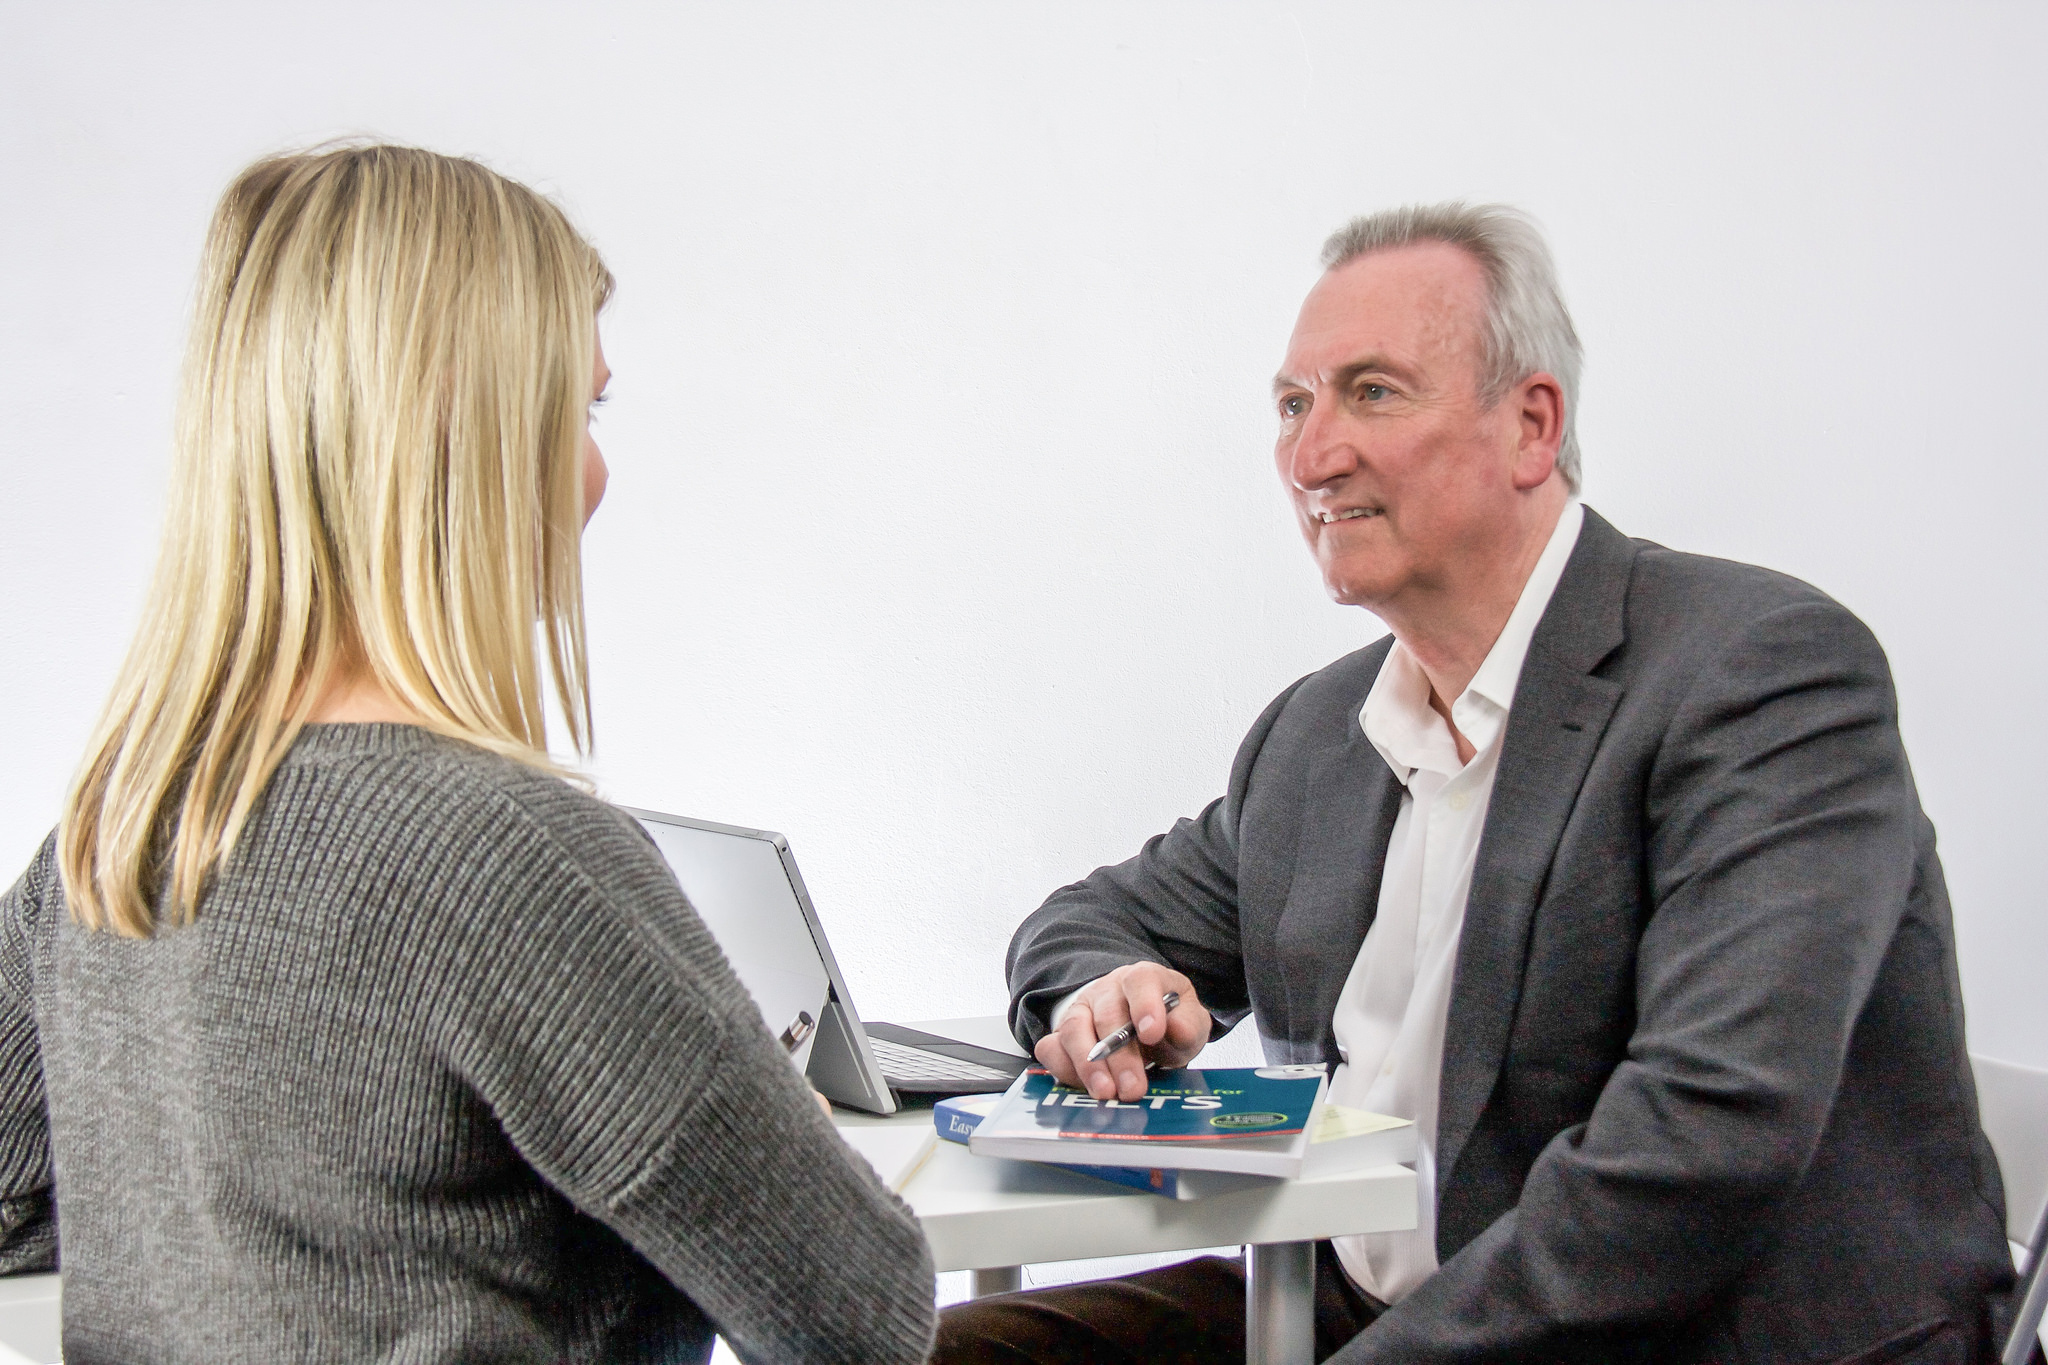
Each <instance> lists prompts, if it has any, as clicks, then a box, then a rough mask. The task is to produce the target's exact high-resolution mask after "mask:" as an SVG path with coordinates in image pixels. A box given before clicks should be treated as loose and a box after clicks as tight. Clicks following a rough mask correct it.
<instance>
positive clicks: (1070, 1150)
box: [968, 1066, 1415, 1178]
mask: <svg viewBox="0 0 2048 1365" xmlns="http://www.w3.org/2000/svg"><path fill="white" fill-rule="evenodd" d="M1328 1086H1329V1078H1328V1074H1327V1072H1326V1071H1325V1069H1324V1068H1323V1067H1321V1066H1262V1067H1209V1068H1194V1067H1189V1068H1183V1069H1181V1070H1175V1071H1156V1072H1153V1073H1151V1075H1150V1077H1149V1084H1148V1086H1147V1088H1146V1091H1145V1093H1144V1095H1142V1096H1140V1097H1139V1098H1138V1099H1135V1100H1097V1099H1094V1098H1093V1097H1091V1096H1090V1095H1089V1094H1088V1093H1087V1092H1086V1091H1084V1090H1078V1089H1075V1088H1073V1087H1070V1086H1063V1085H1060V1084H1059V1083H1057V1082H1056V1081H1054V1079H1053V1078H1052V1075H1051V1073H1049V1072H1047V1071H1046V1070H1045V1069H1044V1068H1042V1067H1033V1068H1031V1069H1030V1070H1028V1071H1026V1072H1025V1073H1024V1074H1023V1075H1021V1076H1019V1077H1018V1078H1017V1080H1016V1081H1015V1083H1014V1084H1012V1085H1011V1087H1010V1089H1009V1090H1008V1091H1007V1092H1005V1094H1004V1095H1003V1098H1002V1100H1001V1102H1000V1103H998V1104H997V1105H996V1106H995V1108H994V1110H993V1111H992V1112H991V1113H990V1114H989V1115H988V1116H987V1117H986V1118H984V1119H983V1120H982V1121H981V1122H980V1123H979V1124H977V1125H976V1126H975V1128H974V1131H973V1133H972V1134H971V1136H970V1137H969V1140H968V1146H969V1148H970V1149H971V1150H973V1151H975V1152H978V1153H981V1154H983V1155H987V1156H1004V1157H1014V1158H1017V1159H1020V1160H1024V1161H1045V1162H1052V1163H1055V1164H1060V1165H1095V1166H1112V1167H1132V1168H1145V1169H1151V1168H1158V1169H1163V1170H1177V1171H1228V1172H1233V1173H1237V1174H1241V1175H1258V1176H1277V1177H1282V1178H1290V1177H1298V1176H1302V1175H1316V1174H1320V1173H1323V1172H1326V1171H1336V1170H1350V1169H1356V1168H1359V1167H1362V1166H1367V1165H1388V1164H1393V1163H1396V1162H1401V1161H1412V1160H1414V1156H1415V1127H1414V1125H1413V1124H1411V1123H1407V1122H1405V1121H1404V1120H1399V1119H1388V1118H1383V1117H1381V1116H1378V1115H1366V1114H1362V1113H1360V1112H1358V1111H1346V1114H1347V1115H1348V1116H1349V1117H1348V1118H1347V1121H1346V1122H1345V1123H1343V1124H1341V1125H1339V1131H1337V1132H1334V1133H1332V1132H1319V1131H1318V1129H1319V1127H1320V1126H1321V1125H1320V1119H1321V1116H1322V1111H1323V1108H1324V1101H1325V1097H1326V1094H1327V1091H1328ZM1350 1119H1356V1120H1358V1121H1357V1122H1352V1121H1350ZM1311 1134H1315V1135H1316V1136H1317V1137H1318V1139H1319V1140H1317V1141H1314V1142H1311V1140H1310V1136H1311Z"/></svg>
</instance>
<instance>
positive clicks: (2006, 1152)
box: [1970, 1055, 2048, 1365]
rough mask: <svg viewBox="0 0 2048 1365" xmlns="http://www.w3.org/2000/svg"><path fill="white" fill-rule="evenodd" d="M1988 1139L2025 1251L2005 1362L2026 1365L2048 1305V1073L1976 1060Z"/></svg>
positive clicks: (2009, 1228)
mask: <svg viewBox="0 0 2048 1365" xmlns="http://www.w3.org/2000/svg"><path fill="white" fill-rule="evenodd" d="M1970 1069H1971V1070H1972V1071H1974V1072H1976V1074H1977V1107H1978V1111H1979V1113H1980V1114H1981V1116H1982V1118H1983V1122H1984V1136H1986V1137H1988V1138H1990V1139H1991V1150H1992V1151H1994V1152H1996V1153H1998V1168H1999V1170H2000V1172H2002V1173H2003V1174H2004V1176H2005V1235H2006V1236H2007V1237H2009V1238H2011V1239H2012V1240H2013V1241H2015V1242H2018V1243H2019V1244H2020V1245H2021V1246H2023V1247H2025V1248H2026V1252H2025V1254H2024V1257H2023V1259H2022V1260H2021V1262H2020V1291H2021V1292H2020V1295H2019V1303H2020V1311H2019V1317H2018V1319H2017V1320H2016V1321H2015V1322H2014V1323H2013V1329H2012V1336H2011V1338H2010V1339H2009V1340H2008V1341H2006V1343H2005V1353H2004V1355H2003V1356H2001V1357H2000V1359H2001V1360H2002V1361H2003V1362H2004V1365H2025V1362H2026V1359H2027V1356H2028V1355H2029V1354H2030V1353H2031V1352H2032V1350H2033V1347H2034V1341H2035V1337H2036V1334H2037V1333H2039V1332H2040V1330H2041V1311H2042V1309H2043V1308H2044V1307H2048V1276H2044V1275H2043V1274H2042V1273H2041V1271H2042V1263H2043V1262H2044V1261H2048V1071H2042V1070H2040V1069H2038V1068H2036V1067H2031V1066H2020V1065H2018V1064H2016V1063H2013V1062H2000V1061H1994V1060H1992V1059H1991V1058H1989V1057H1978V1056H1975V1055H1973V1056H1971V1058H1970Z"/></svg>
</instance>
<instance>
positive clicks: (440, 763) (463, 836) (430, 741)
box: [262, 724, 660, 880]
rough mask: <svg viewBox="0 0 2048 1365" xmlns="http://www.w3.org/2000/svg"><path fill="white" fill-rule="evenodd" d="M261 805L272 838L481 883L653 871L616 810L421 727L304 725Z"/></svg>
mask: <svg viewBox="0 0 2048 1365" xmlns="http://www.w3.org/2000/svg"><path fill="white" fill-rule="evenodd" d="M264 805H265V811H264V814H263V817H262V819H263V823H264V824H266V825H268V826H270V827H272V828H273V829H279V828H282V829H295V830H302V831H304V832H305V833H308V834H312V833H315V832H316V831H317V833H318V835H319V836H320V837H322V838H323V841H326V842H343V843H347V844H351V845H355V846H356V847H358V848H359V849H361V850H362V851H363V852H365V853H369V852H371V851H372V850H375V855H376V856H380V857H387V858H403V859H405V860H407V861H416V860H417V861H425V862H428V863H431V864H434V865H439V866H458V867H468V868H470V869H471V870H472V871H473V872H474V873H475V874H477V875H479V876H482V877H484V878H485V879H486V880H498V879H501V878H502V877H505V876H511V877H527V878H531V877H532V876H534V875H535V873H536V872H538V871H539V870H540V868H541V867H542V866H545V867H547V868H548V869H550V870H551V871H552V872H554V873H556V874H557V875H560V874H568V875H579V874H580V875H582V876H593V875H595V876H598V877H599V878H600V879H601V880H610V879H611V874H612V872H613V871H614V870H618V869H619V865H620V864H621V862H622V861H623V862H624V863H625V864H626V865H627V868H628V870H637V871H641V872H645V871H647V870H649V869H651V868H658V867H659V866H660V855H659V854H657V853H656V852H655V851H654V848H653V845H652V844H651V843H650V842H649V841H648V839H647V838H646V836H645V835H644V834H642V833H641V831H640V830H639V828H638V826H637V825H636V824H635V823H634V822H633V820H632V819H631V817H629V816H627V815H626V814H625V813H624V812H622V811H620V810H618V809H617V808H616V807H614V806H612V805H610V804H609V803H607V802H605V801H602V800H600V799H598V798H597V797H596V796H594V795H592V794H591V793H590V792H588V791H586V790H583V789H582V788H580V787H578V786H577V785H575V784H574V783H572V782H571V781H569V780H567V779H566V778H564V777H562V776H560V775H558V774H556V773H553V772H549V771H547V770H545V769H542V768H538V767H535V766H533V765H531V764H527V763H522V762H519V761H518V760H516V759H513V758H510V757H507V756H506V755H503V754H498V753H493V752H492V751H490V750H488V749H484V748H481V747H479V746H477V745H474V744H469V743H465V742H463V741H461V740H458V739H451V738H449V737H447V736H444V735H439V734H435V733H433V732H432V731H429V730H426V729H424V728H421V727H419V726H412V725H394V724H334V725H309V726H307V727H306V728H305V730H304V731H302V732H301V734H300V737H299V739H298V742H297V743H296V744H295V745H294V746H293V748H292V751H291V753H290V754H289V755H288V756H287V758H286V759H285V761H284V762H283V763H282V764H280V765H279V768H278V771H277V772H276V774H275V775H274V776H273V777H272V780H271V784H270V788H269V790H268V791H267V792H266V795H265V798H264ZM493 868H496V869H499V873H498V875H497V876H493V875H492V874H491V869H493Z"/></svg>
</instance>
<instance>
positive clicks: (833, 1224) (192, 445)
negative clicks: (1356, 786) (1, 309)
mask: <svg viewBox="0 0 2048 1365" xmlns="http://www.w3.org/2000/svg"><path fill="white" fill-rule="evenodd" d="M610 288H611V280H610V276H609V275H608V274H607V272H606V271H605V268H604V266H603V265H602V263H601V262H600V261H599V260H598V258H597V255H596V253H595V252H594V251H593V250H592V249H591V248H590V246H589V245H588V244H587V243H586V242H584V240H583V239H582V238H580V237H579V236H578V235H577V234H576V232H575V231H574V230H573V229H572V228H571V227H570V225H569V223H568V222H567V220H566V219H565V218H564V217H563V215H562V214H561V212H560V211H559V210H557V209H556V208H555V207H554V206H553V205H551V204H549V203H548V202H547V201H545V200H543V199H541V198H540V197H538V196H536V195H535V194H533V193H532V192H531V191H529V190H527V189H525V188H523V187H522V186H520V185H517V184H514V183H513V182H511V181H508V180H505V179H503V178H502V177H500V176H497V175H495V174H493V173H492V172H490V171H488V170H486V169H484V168H483V167H482V166H479V165H477V164H475V163H473V162H467V161H459V160H453V159H450V158H446V157H441V156H436V155H433V154H431V153H427V152H422V151H416V150H411V149H405V148H395V147H349V148H344V149H341V150H332V151H326V152H321V153H316V154H308V155H303V156H288V157H281V158H277V159H274V160H268V161H264V162H262V163H260V164H258V165H256V166H254V167H252V168H250V169H249V170H248V171H247V172H245V173H244V174H243V175H242V176H241V178H240V179H239V180H237V181H236V182H235V184H234V185H233V187H232V188H230V189H229V191H228V193H227V196H226V198H225V199H224V200H223V201H222V203H221V205H220V208H219V210H218V212H217V213H216V215H215V218H214V222H213V226H212V230H211V234H210V236H209V239H208V243H207V248H206V259H205V265H204V273H203V278H202V282H201V290H200V302H199V312H198V317H197V321H196V325H195V329H194V333H193V339H192V343H191V351H190V357H189V361H188V369H187V376H186V381H185V393H184V399H183V405H182V415H181V419H180V423H179V426H178V432H177V441H176V451H177V468H176V475H175V479H174V489H173V494H172V498H171V510H170V515H169V523H168V530H167V534H166V537H165V542H164V550H163V555H162V560H161V564H160V566H159V568H158V571H157V576H156V582H155V587H154V596H153V598H152V602H151V606H150V608H149V610H148V612H147V615H146V617H145V619H144V622H143V625H142V628H141V630H140V631H139V632H138V634H137V636H136V639H135V642H134V645H133V646H132V648H131V650H130V653H129V657H128V662H127V664H126V666H125V668H124V670H123V672H122V674H121V676H120V679H119V681H118V683H117V684H116V686H115V689H114V694H113V697H112V700H111V701H110V702H109V704H108V706H107V710H106V714H105V718H104V719H103V721H102V722H101V724H100V726H99V729H98V731H97V733H96V734H95V735H94V737H93V740H92V743H91V746H90V748H89V749H88V751H87V753H86V756H85V761H84V764H83V766H82V768H81V770H80V774H79V777H78V779H77V782H76V784H75V786H74V788H73V790H72V791H71V794H70V796H69V798H68V800H67V802H66V805H65V808H64V811H63V815H62V819H61V822H60V824H59V827H58V830H57V832H56V834H55V835H53V836H52V838H51V840H50V841H49V842H48V843H47V844H46V845H45V846H44V848H43V850H42V851H41V853H40V854H39V855H38V856H37V857H36V859H35V861H34V862H33V864H31V866H30V867H29V869H28V872H27V873H26V874H25V875H24V876H23V877H22V878H21V880H20V881H19V882H17V883H16V884H15V886H14V888H13V889H12V890H11V891H9V892H7V894H6V896H5V897H4V899H0V1236H4V1241H0V1268H4V1269H31V1268H37V1267H39V1266H47V1265H49V1264H50V1263H51V1262H52V1261H53V1259H54V1257H55V1255H56V1252H57V1248H58V1243H59V1241H60V1236H59V1221H58V1211H59V1209H61V1215H62V1217H61V1244H62V1253H63V1263H64V1272H65V1284H64V1307H65V1354H66V1359H67V1360H70V1361H72V1362H74V1365H77V1363H78V1362H91V1361H133V1360H143V1359H149V1360H160V1361H177V1360H201V1359H204V1360H207V1361H230V1360H233V1361H242V1360H247V1361H258V1360H261V1361H281V1360H295V1361H313V1360H321V1361H327V1360H331V1361H362V1360H372V1359H377V1360H392V1361H397V1360H404V1361H457V1360H463V1361H470V1360H485V1359H488V1360H503V1361H514V1360H533V1361H540V1360H549V1361H554V1360H578V1361H597V1360H605V1361H618V1360H701V1359H703V1358H704V1357H705V1356H706V1355H707V1353H708V1351H709V1348H710V1339H711V1335H712V1333H713V1332H714V1331H718V1332H722V1333H723V1334H724V1335H725V1336H726V1337H727V1338H728V1339H729V1340H730V1341H731V1342H732V1344H733V1345H734V1347H735V1348H736V1349H737V1351H738V1352H739V1353H740V1354H741V1355H742V1356H743V1357H745V1358H747V1359H750V1360H754V1361H763V1362H766V1361H775V1362H784V1361H841V1360H843V1361H915V1360H922V1359H923V1357H924V1354H925V1351H926V1348H927V1346H928V1345H929V1342H930V1337H931V1323H932V1306H931V1305H932V1280H931V1265H930V1260H929V1256H928V1253H927V1251H926V1248H925V1246H924V1242H923V1239H922V1237H921V1236H920V1234H919V1232H918V1229H917V1227H916V1225H915V1223H914V1222H913V1221H912V1220H911V1218H910V1217H909V1215H908V1213H907V1212H906V1211H905V1210H904V1208H903V1207H902V1206H901V1204H900V1203H898V1202H897V1201H896V1200H895V1199H894V1198H893V1197H892V1196H891V1195H889V1194H888V1193H887V1192H886V1191H885V1190H884V1189H882V1188H881V1187H880V1186H879V1185H878V1184H877V1183H876V1181H875V1180H874V1179H873V1177H872V1174H871V1173H870V1172H869V1171H867V1170H866V1169H865V1168H864V1167H862V1166H860V1164H859V1163H858V1162H857V1161H854V1160H851V1159H849V1157H848V1156H847V1154H846V1151H845V1149H844V1147H843V1146H842V1145H841V1144H840V1143H839V1141H838V1139H837V1138H836V1137H835V1136H834V1134H833V1133H832V1130H831V1128H830V1126H829V1125H828V1124H827V1123H826V1122H825V1120H824V1119H823V1118H822V1117H821V1116H820V1114H819V1113H818V1110H817V1108H816V1107H814V1105H813V1103H812V1097H811V1096H810V1094H809V1093H808V1091H807V1090H806V1089H805V1087H804V1086H803V1085H802V1083H801V1081H800V1080H799V1078H798V1077H797V1076H796V1075H795V1073H794V1071H793V1070H792V1069H791V1068H790V1067H789V1065H788V1064H787V1062H786V1061H785V1060H784V1059H783V1057H782V1055H781V1054H780V1051H779V1050H778V1048H777V1046H776V1043H775V1041H774V1040H773V1039H772V1038H771V1037H770V1036H769V1035H768V1033H767V1032H766V1030H765V1029H764V1028H763V1026H762V1022H761V1019H760V1016H759V1014H758V1013H757V1012H756V1011H755V1010H754V1008H753V1006H752V1004H751V1003H750V1002H749V1000H748V997H747V996H746V994H745V993H744V991H743V990H742V989H741V987H740V986H739V985H738V984H737V982H736V981H735V979H734V977H733V976H732V974H731V972H730V971H729V970H728V968H727V967H726V964H725V962H724V960H723V959H722V958H721V956H720V955H719V952H718V949H717V947H716V945H715V944H714V943H713V942H712V940H711V939H710V937H709V935H708V934H707V933H706V932H705V930H704V928H703V926H702V924H700V923H699V921H698V920H697V918H696V916H695V915H694V914H693V913H692V912H691V910H690V908H689V906H688V905H687V904H686V903H685V902H684V900H683V897H682V894H681V892H680V891H679V890H678V889H677V887H676V885H675V882H674V880H673V879H672V878H671V877H670V876H669V874H668V872H667V871H666V869H665V867H664V865H663V864H662V862H661V860H660V858H659V857H658V856H657V855H656V853H655V852H654V850H653V848H652V847H651V846H650V845H649V843H648V842H647V841H646V840H645V839H644V838H643V837H642V836H641V835H640V834H639V832H638V831H637V829H636V828H635V826H634V825H633V823H632V822H631V821H630V820H628V819H626V818H624V817H623V816H621V815H620V814H619V813H618V812H616V811H615V810H613V809H612V808H611V807H609V806H607V805H605V804H603V803H602V802H600V801H598V800H596V799H595V798H593V797H592V796H590V795H588V794H586V793H585V792H584V791H583V790H580V789H579V788H578V787H577V786H575V785H573V784H572V783H571V782H570V781H567V780H565V777H566V774H564V773H563V772H562V771H561V770H560V769H558V768H557V767H556V766H555V765H554V764H553V763H552V762H550V760H549V759H548V757H547V746H546V739H545V733H544V725H545V722H544V718H543V688H542V682H543V679H542V674H541V662H540V661H541V660H542V658H543V657H544V658H545V661H546V667H547V669H548V676H549V678H550V679H551V680H552V682H553V685H554V688H555V692H556V694H557V695H558V696H559V697H560V698H562V700H563V702H564V703H565V704H564V706H563V710H564V711H565V712H566V714H567V718H568V727H569V730H570V733H571V738H572V740H573V741H574V742H575V744H576V745H577V747H578V749H579V751H580V750H581V749H583V748H584V747H585V745H586V742H587V736H588V730H589V707H588V702H587V700H586V695H587V694H586V689H585V669H584V652H583V633H582V621H583V618H582V608H581V581H580V577H579V565H578V555H579V545H580V537H581V532H582V527H583V523H584V520H585V519H586V518H587V517H588V515H589V513H590V511H591V509H592V508H593V507H594V506H595V505H596V502H597V499H598V498H599V496H601V495H602V492H603V487H604V466H603V462H602V460H601V459H600V458H599V456H598V453H597V448H596V446H595V445H594V444H593V443H592V442H591V440H590V437H589V429H588V411H587V405H588V404H590V403H592V402H594V401H596V399H597V397H598V395H599V393H600V392H601V390H602V388H603V384H604V381H605V378H606V372H605V369H604V361H603V357H602V353H601V351H600V350H599V346H598V340H597V335H596V325H595V320H596V316H597V313H598V310H599V308H600V307H601V306H602V305H603V303H604V301H605V299H606V297H607V295H608V294H609V292H610Z"/></svg>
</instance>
